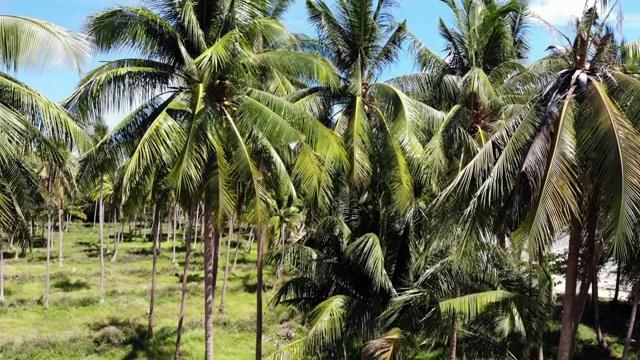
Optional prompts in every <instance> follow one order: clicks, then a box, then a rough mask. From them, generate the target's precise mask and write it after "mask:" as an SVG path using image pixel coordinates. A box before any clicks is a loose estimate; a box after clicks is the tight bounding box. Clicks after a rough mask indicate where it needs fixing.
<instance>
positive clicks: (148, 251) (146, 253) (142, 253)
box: [129, 247, 160, 256]
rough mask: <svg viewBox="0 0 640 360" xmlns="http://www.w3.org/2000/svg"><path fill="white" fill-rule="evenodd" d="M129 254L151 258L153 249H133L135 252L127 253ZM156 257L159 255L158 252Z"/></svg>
mask: <svg viewBox="0 0 640 360" xmlns="http://www.w3.org/2000/svg"><path fill="white" fill-rule="evenodd" d="M129 254H131V255H139V256H151V255H153V249H150V248H146V247H145V248H140V249H135V250H131V251H129ZM158 255H160V252H158Z"/></svg>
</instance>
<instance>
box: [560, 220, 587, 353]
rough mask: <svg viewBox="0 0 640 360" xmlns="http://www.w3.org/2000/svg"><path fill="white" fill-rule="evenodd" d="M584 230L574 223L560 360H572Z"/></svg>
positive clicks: (570, 241) (570, 237)
mask: <svg viewBox="0 0 640 360" xmlns="http://www.w3.org/2000/svg"><path fill="white" fill-rule="evenodd" d="M581 236H582V228H581V225H580V223H579V221H577V220H575V219H574V221H572V226H571V234H570V235H569V253H568V256H567V269H566V276H565V279H566V283H565V291H564V299H563V305H562V328H561V331H560V343H559V345H558V360H571V353H572V349H573V341H572V337H573V336H572V335H573V327H574V324H573V319H574V314H573V312H574V309H573V307H574V304H575V302H576V284H577V281H578V255H579V251H580V240H581Z"/></svg>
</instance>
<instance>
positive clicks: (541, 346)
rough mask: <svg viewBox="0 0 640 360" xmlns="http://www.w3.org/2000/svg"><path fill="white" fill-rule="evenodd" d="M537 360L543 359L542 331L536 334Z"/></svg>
mask: <svg viewBox="0 0 640 360" xmlns="http://www.w3.org/2000/svg"><path fill="white" fill-rule="evenodd" d="M538 360H544V342H543V341H542V332H540V334H539V335H538Z"/></svg>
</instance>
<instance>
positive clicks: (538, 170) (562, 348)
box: [441, 7, 640, 360]
mask: <svg viewBox="0 0 640 360" xmlns="http://www.w3.org/2000/svg"><path fill="white" fill-rule="evenodd" d="M576 28H577V30H578V33H577V35H576V36H575V38H574V40H573V41H569V40H568V38H567V42H568V44H567V45H568V48H567V51H565V52H557V53H555V54H552V55H550V57H549V59H551V61H549V62H547V64H546V65H548V64H550V63H552V64H553V65H554V66H558V65H562V67H561V68H560V70H559V71H553V72H552V73H553V75H551V76H539V74H540V73H539V72H538V70H539V67H537V66H536V65H534V66H532V68H531V69H530V70H528V71H527V72H525V74H524V75H523V76H521V77H517V78H516V79H514V81H511V82H510V84H509V85H508V86H507V87H509V88H510V89H511V90H512V92H513V93H514V94H516V95H521V94H523V90H522V89H531V87H532V86H533V87H534V88H538V89H539V90H538V92H537V95H536V96H535V97H534V98H533V99H532V100H531V101H530V102H528V103H527V104H525V105H524V106H521V107H519V109H517V111H514V112H513V113H512V114H511V116H509V117H508V118H507V119H506V121H505V126H504V127H502V128H501V129H499V130H498V131H497V132H496V133H495V134H494V135H493V136H492V137H491V138H490V139H489V140H488V141H487V143H486V145H485V146H484V147H483V148H482V149H481V150H480V151H479V153H478V155H476V156H475V157H474V159H473V160H472V161H471V162H470V163H469V164H468V165H467V166H466V167H465V168H464V169H463V170H462V171H461V173H460V174H459V175H458V176H457V177H456V179H455V180H454V181H453V183H452V184H451V185H450V186H449V187H448V188H447V190H446V191H444V192H443V194H442V195H441V199H442V200H444V199H445V198H446V197H447V196H449V195H451V194H452V192H454V191H455V192H456V193H457V194H458V198H459V199H461V200H462V201H468V202H467V205H466V209H467V210H466V211H465V216H463V219H462V223H463V224H468V225H473V224H478V222H483V221H486V220H487V218H490V217H491V216H495V215H496V214H495V213H494V214H493V215H492V212H493V211H492V210H491V209H489V207H492V208H493V209H497V208H504V207H505V206H506V207H507V208H512V209H513V208H514V204H518V205H517V208H518V209H519V210H517V211H516V215H517V216H515V221H513V223H518V224H520V225H519V226H518V227H517V228H516V229H514V230H515V231H513V233H512V234H511V236H510V239H511V241H512V243H513V244H514V246H515V247H516V248H522V247H524V246H525V245H526V246H527V249H528V253H529V256H531V257H532V258H534V259H540V258H541V256H542V255H543V254H544V253H545V252H546V251H547V249H548V248H549V245H550V244H551V243H552V242H553V241H554V240H555V239H556V237H557V236H559V235H561V234H562V233H567V232H568V233H569V234H570V235H569V253H568V263H567V269H566V279H567V281H566V289H565V295H564V303H563V315H562V332H561V338H560V345H559V349H558V359H563V360H564V359H570V358H571V356H572V352H573V343H574V338H575V333H576V331H577V326H578V324H579V322H580V317H581V315H582V310H583V308H584V300H585V299H586V294H587V292H586V289H588V286H583V287H584V288H585V291H580V292H579V293H578V296H576V295H577V294H576V283H577V279H578V274H579V273H582V274H585V273H586V274H588V273H589V272H588V271H586V272H585V271H580V268H579V266H580V264H589V261H582V262H580V261H579V250H580V248H581V247H582V246H583V245H584V246H588V247H589V248H590V249H594V248H595V247H594V246H592V244H593V242H594V241H595V239H596V231H598V232H602V234H603V238H604V246H605V247H606V248H607V249H609V250H610V251H612V252H613V254H614V256H616V257H618V258H621V259H624V258H626V257H627V256H628V254H629V253H630V249H631V248H633V246H634V239H635V237H634V235H633V231H632V230H633V228H634V226H635V224H636V221H637V217H638V213H637V209H638V205H640V184H638V183H637V181H635V180H633V179H636V178H637V177H638V175H640V173H639V172H640V167H639V166H638V165H637V163H636V161H635V160H634V159H636V158H637V157H638V155H640V153H639V151H640V145H639V144H640V142H638V141H639V140H640V138H639V137H638V136H639V132H638V127H637V117H638V110H637V107H636V106H635V104H636V102H635V99H636V96H637V94H638V84H639V83H638V80H637V78H636V77H635V76H634V75H632V74H628V73H627V72H626V67H625V63H624V62H623V61H622V58H621V56H620V54H621V45H620V43H619V42H618V41H616V39H615V36H614V33H613V30H612V29H611V28H610V27H608V26H607V25H606V17H605V18H604V19H602V18H600V17H599V14H598V12H597V11H596V8H595V7H590V8H588V9H586V10H585V13H584V15H583V16H582V18H581V19H578V20H576ZM546 73H547V74H549V73H550V72H546ZM525 79H527V80H525ZM532 80H534V81H532ZM527 84H528V85H527ZM524 91H529V90H524ZM514 110H515V109H514ZM577 119H580V121H577ZM594 189H597V190H598V191H597V192H596V191H594ZM444 202H446V201H444ZM523 204H525V206H522V205H523ZM524 209H526V210H525V211H523V210H524ZM485 210H487V211H486V212H485ZM464 228H469V226H464ZM462 231H463V232H464V231H466V230H462ZM589 256H590V255H589ZM587 259H588V258H585V260H587ZM590 279H591V277H590V276H587V281H583V284H585V285H586V284H589V283H590Z"/></svg>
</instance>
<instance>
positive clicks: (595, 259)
mask: <svg viewBox="0 0 640 360" xmlns="http://www.w3.org/2000/svg"><path fill="white" fill-rule="evenodd" d="M594 245H595V248H594V252H593V254H592V256H591V296H592V303H593V320H594V326H595V328H596V329H595V330H596V338H597V339H598V346H599V347H600V348H601V349H603V350H606V349H608V348H609V346H608V345H607V340H606V339H605V338H604V335H603V334H602V325H601V323H600V297H599V296H598V263H599V262H600V253H601V248H602V245H601V244H600V242H599V241H598V242H597V243H596V244H594Z"/></svg>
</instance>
